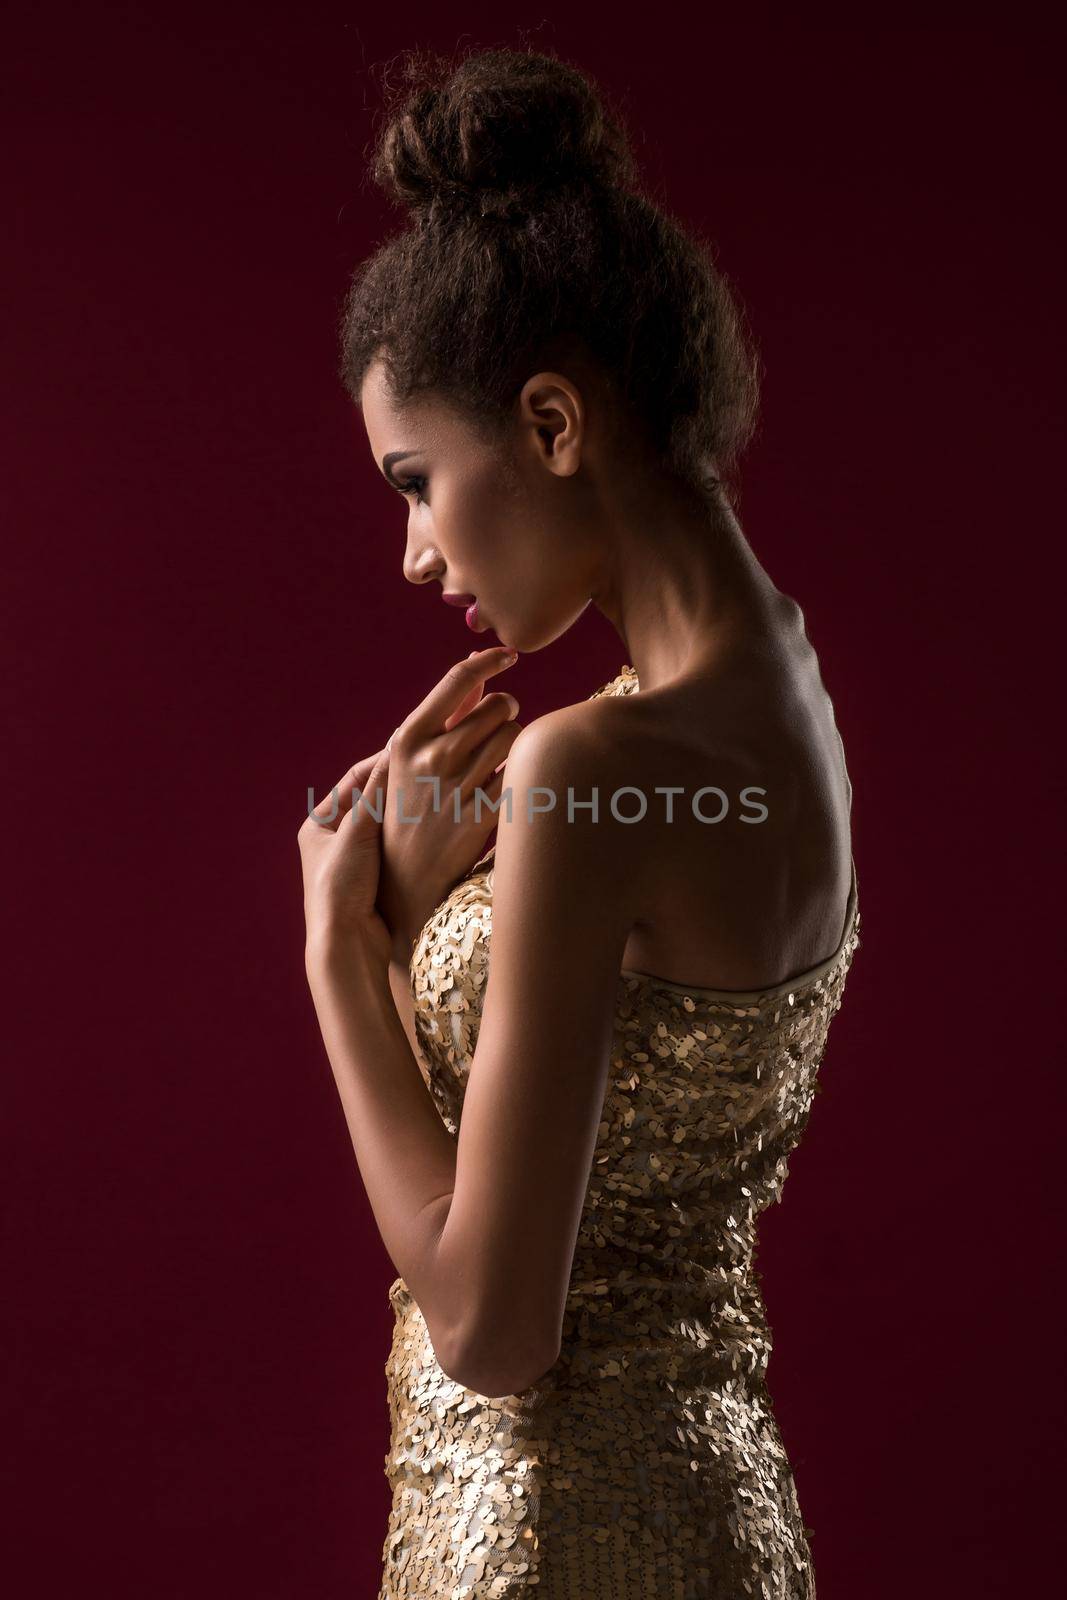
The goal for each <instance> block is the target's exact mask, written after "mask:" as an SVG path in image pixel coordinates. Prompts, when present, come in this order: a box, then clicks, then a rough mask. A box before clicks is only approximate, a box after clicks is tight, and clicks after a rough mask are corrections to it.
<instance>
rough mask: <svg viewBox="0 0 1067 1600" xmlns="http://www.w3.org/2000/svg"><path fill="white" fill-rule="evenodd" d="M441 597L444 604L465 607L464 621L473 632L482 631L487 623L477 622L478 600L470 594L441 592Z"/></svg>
mask: <svg viewBox="0 0 1067 1600" xmlns="http://www.w3.org/2000/svg"><path fill="white" fill-rule="evenodd" d="M441 599H442V600H443V601H444V603H445V605H446V606H463V607H464V608H465V614H464V621H465V622H466V624H467V627H468V628H470V629H471V630H472V632H474V633H484V632H485V629H486V627H487V626H488V624H482V625H481V626H479V623H478V601H477V599H476V598H475V596H474V595H472V594H443V595H442V596H441Z"/></svg>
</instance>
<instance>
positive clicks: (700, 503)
mask: <svg viewBox="0 0 1067 1600" xmlns="http://www.w3.org/2000/svg"><path fill="white" fill-rule="evenodd" d="M606 509H607V511H608V519H609V524H610V526H611V528H612V538H611V541H610V547H609V550H608V554H607V556H606V559H605V562H604V567H603V571H602V573H601V575H600V581H599V582H598V584H597V586H596V587H595V589H594V592H593V595H592V600H593V603H594V604H595V605H596V606H597V608H598V610H600V611H601V612H602V613H603V615H604V616H605V617H607V619H608V621H609V622H611V624H612V625H613V627H614V628H615V630H616V632H617V633H618V635H619V638H620V639H621V640H622V644H623V647H624V649H625V651H626V660H627V661H628V662H629V663H630V664H632V665H633V667H634V668H635V669H636V671H637V675H638V678H639V680H640V684H641V689H642V691H646V690H650V689H656V688H658V687H660V686H661V685H662V684H666V683H673V682H676V681H678V680H680V679H683V678H687V677H700V676H702V675H704V674H705V673H708V672H711V671H714V670H715V668H716V667H717V666H719V665H721V664H722V662H723V660H724V659H725V657H726V656H727V654H728V653H729V652H730V651H731V650H733V649H735V648H736V647H737V646H738V645H743V644H750V643H752V642H753V640H755V639H756V638H757V637H764V638H766V637H767V636H768V635H770V634H772V633H773V631H774V628H775V623H776V620H777V621H778V622H780V620H781V617H782V615H783V609H782V608H783V607H789V606H791V605H792V602H790V601H789V600H788V599H787V597H786V596H784V595H783V594H782V593H781V591H780V590H778V589H776V588H775V586H774V584H773V583H772V582H771V579H770V577H769V576H768V574H767V572H766V571H765V570H764V568H763V567H762V566H761V565H760V563H759V561H758V560H757V559H756V556H755V553H754V552H753V550H752V548H751V546H750V545H749V543H748V540H747V539H746V538H745V535H744V533H743V532H742V529H741V525H740V523H739V522H738V520H737V518H736V516H735V515H734V513H733V511H732V509H731V507H730V506H729V505H728V503H727V502H726V500H725V498H724V497H723V495H722V494H721V493H720V494H718V495H716V496H715V498H714V500H713V501H712V502H711V503H710V505H709V503H708V502H707V501H705V500H703V499H702V498H701V497H700V496H698V495H697V494H696V493H695V491H688V490H686V489H685V488H684V487H680V486H678V485H677V484H672V483H664V482H663V480H662V479H661V480H660V481H658V482H656V483H654V484H649V485H648V487H647V490H645V491H643V492H642V491H641V490H640V489H638V490H637V491H636V492H635V485H633V484H632V483H630V484H629V485H628V486H627V489H626V491H625V492H623V493H621V494H620V496H619V498H618V500H617V502H616V503H615V504H614V505H613V506H612V507H609V508H606Z"/></svg>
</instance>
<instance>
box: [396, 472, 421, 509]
mask: <svg viewBox="0 0 1067 1600" xmlns="http://www.w3.org/2000/svg"><path fill="white" fill-rule="evenodd" d="M425 487H426V479H425V478H406V479H405V480H404V482H403V483H402V484H401V485H400V492H401V494H414V496H415V504H416V505H417V506H421V505H425V504H426V502H425V500H424V499H423V496H422V491H423V489H425Z"/></svg>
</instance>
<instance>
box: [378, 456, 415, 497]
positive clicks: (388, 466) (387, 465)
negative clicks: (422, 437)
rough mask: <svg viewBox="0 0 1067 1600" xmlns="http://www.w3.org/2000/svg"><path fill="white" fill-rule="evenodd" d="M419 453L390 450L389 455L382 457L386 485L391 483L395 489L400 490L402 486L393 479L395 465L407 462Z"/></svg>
mask: <svg viewBox="0 0 1067 1600" xmlns="http://www.w3.org/2000/svg"><path fill="white" fill-rule="evenodd" d="M418 453H419V452H418V451H417V450H390V451H389V454H388V455H384V456H383V457H382V471H383V473H384V474H385V481H386V483H391V484H392V486H393V488H394V489H399V488H400V485H399V484H398V483H397V481H396V479H395V478H394V477H393V463H394V462H396V461H406V460H407V458H408V456H417V455H418Z"/></svg>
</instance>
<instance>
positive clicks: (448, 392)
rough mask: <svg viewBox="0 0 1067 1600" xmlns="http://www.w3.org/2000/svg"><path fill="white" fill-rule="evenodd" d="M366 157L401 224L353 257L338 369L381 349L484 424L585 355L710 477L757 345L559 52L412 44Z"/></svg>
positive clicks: (595, 93)
mask: <svg viewBox="0 0 1067 1600" xmlns="http://www.w3.org/2000/svg"><path fill="white" fill-rule="evenodd" d="M400 62H401V65H400V73H399V76H400V82H399V84H398V85H396V86H390V85H388V84H386V86H385V98H386V103H385V107H384V111H383V114H382V122H381V126H380V130H379V132H378V134H377V137H376V140H375V144H374V149H373V154H372V160H371V163H370V174H371V176H372V177H373V179H374V181H375V182H376V183H377V184H378V185H380V186H381V187H382V188H383V189H385V190H386V191H387V192H388V193H389V194H390V195H391V196H392V197H393V198H394V199H395V200H396V201H398V202H399V203H400V205H401V206H403V207H405V208H406V210H407V212H408V214H409V221H408V225H407V226H406V227H404V228H403V230H402V231H400V232H399V233H397V234H396V235H394V236H393V237H391V238H389V239H387V240H386V242H385V243H383V244H382V245H381V246H380V247H379V248H378V249H377V251H376V252H375V253H374V254H373V255H372V256H370V257H369V258H368V259H367V260H365V261H364V262H362V263H361V264H360V265H359V266H358V267H357V268H356V270H355V272H354V274H353V276H352V280H351V283H350V285H349V288H348V292H347V294H346V296H345V300H344V306H343V310H342V313H341V321H340V330H339V331H340V339H341V369H340V376H341V380H342V382H343V384H344V386H345V389H346V390H347V392H348V394H349V395H350V396H351V397H352V398H353V399H354V400H355V401H356V402H357V404H358V403H359V399H360V393H361V388H362V384H363V379H364V376H365V374H366V371H367V368H368V367H369V366H370V364H371V362H372V361H374V360H375V359H380V360H381V361H382V362H383V364H384V368H385V372H386V375H387V381H388V385H389V388H390V390H391V392H392V394H393V396H394V397H395V399H396V401H397V402H398V403H399V404H403V403H404V402H405V401H407V400H408V399H410V398H411V397H413V396H415V395H417V394H418V393H419V392H421V391H434V392H437V393H440V394H441V395H442V396H443V397H445V398H446V399H447V400H449V401H451V402H453V403H454V404H455V405H456V406H457V407H459V408H460V409H462V410H464V411H465V412H467V413H469V414H470V415H472V416H473V417H474V418H476V419H479V420H480V421H482V422H484V423H488V424H490V425H491V426H493V427H496V428H498V429H502V428H503V425H504V423H505V421H506V419H507V417H508V415H509V411H510V407H511V404H512V402H513V401H514V399H515V397H516V395H517V394H518V392H519V390H520V389H521V387H522V385H523V383H524V382H525V381H526V379H527V378H528V377H529V376H530V375H531V374H532V373H534V372H536V371H538V370H539V369H540V368H541V367H542V366H544V365H546V358H549V357H550V353H554V354H556V356H557V358H558V355H559V353H560V352H564V351H566V350H568V349H575V348H577V349H580V350H584V351H585V352H587V353H588V355H590V356H591V357H592V358H593V360H594V361H595V363H596V364H597V370H598V371H599V372H601V373H603V375H604V377H605V378H606V380H607V381H608V384H609V385H610V388H611V391H612V393H613V394H614V395H616V396H617V397H618V398H619V400H620V401H621V403H622V405H623V407H624V408H625V411H626V413H627V414H628V417H629V419H630V420H631V421H632V422H633V424H634V425H635V426H636V427H637V428H638V429H639V430H641V431H642V433H643V436H644V438H645V439H646V441H647V443H648V445H649V446H650V447H651V449H652V451H653V452H654V453H655V456H656V457H657V458H658V459H659V460H660V461H661V463H662V464H664V465H665V466H666V467H667V469H668V471H670V472H671V473H674V474H677V476H678V477H679V478H681V479H682V480H684V481H685V482H686V483H688V484H689V485H691V486H692V487H693V488H695V489H696V490H697V491H698V492H699V493H700V494H701V495H702V496H705V497H710V496H714V495H715V493H716V492H717V491H718V490H720V489H723V491H724V492H725V485H724V482H723V480H724V479H727V478H729V476H730V474H731V472H732V471H733V469H734V467H735V464H736V462H737V459H738V457H739V455H740V453H741V451H742V450H743V448H744V446H745V445H746V444H747V443H748V441H749V439H750V437H751V435H752V432H753V431H754V428H755V423H756V416H757V411H758V406H759V387H760V375H761V373H760V368H761V362H760V357H759V354H758V351H757V349H756V346H755V343H754V340H753V339H752V337H751V335H750V333H749V331H748V328H747V326H746V321H745V317H744V313H743V310H742V308H741V306H740V304H739V302H738V301H737V300H736V299H735V296H734V294H733V292H732V290H731V288H730V286H729V285H728V283H727V280H726V279H725V277H724V276H723V274H721V273H720V272H719V270H718V269H717V268H716V266H715V265H714V264H713V261H712V258H711V251H710V248H709V247H708V246H707V245H706V243H704V242H703V241H701V240H699V239H698V238H696V237H694V236H693V235H692V234H690V233H689V232H687V231H686V229H685V228H684V227H683V226H682V225H681V224H680V223H679V222H678V221H677V220H676V219H674V218H673V217H671V216H669V215H668V214H666V213H665V212H664V211H663V210H662V209H661V208H660V207H658V206H656V205H654V204H653V203H652V202H651V200H649V199H648V198H647V197H646V196H645V195H643V194H642V193H640V192H639V189H638V182H637V177H636V173H635V168H634V161H633V156H632V152H631V148H630V142H629V138H628V136H627V133H626V131H625V129H624V126H623V124H622V122H621V121H620V119H619V118H618V117H617V116H616V115H614V114H613V113H612V111H611V109H610V108H609V107H608V105H607V104H606V101H605V97H604V95H603V94H602V93H601V92H600V91H599V90H598V89H597V88H596V87H594V85H593V84H592V83H591V82H590V80H589V79H588V78H587V76H586V75H585V74H584V73H582V72H581V71H579V70H578V69H577V68H576V67H574V66H572V65H569V64H568V63H566V62H564V61H561V60H559V59H558V58H556V57H554V56H551V55H547V54H544V53H539V52H535V51H533V50H521V49H519V50H512V49H492V50H481V51H474V52H471V53H468V54H466V55H461V56H460V57H458V59H450V58H449V57H447V56H442V55H439V54H436V53H434V52H429V51H420V50H412V51H409V52H407V53H406V54H405V55H403V56H402V57H401V58H400Z"/></svg>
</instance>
